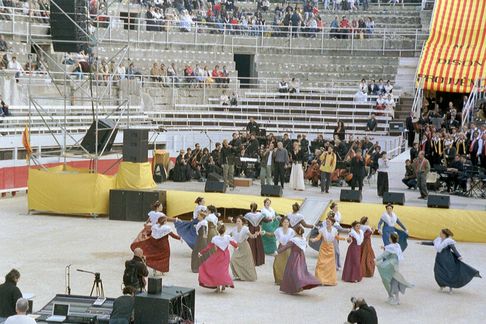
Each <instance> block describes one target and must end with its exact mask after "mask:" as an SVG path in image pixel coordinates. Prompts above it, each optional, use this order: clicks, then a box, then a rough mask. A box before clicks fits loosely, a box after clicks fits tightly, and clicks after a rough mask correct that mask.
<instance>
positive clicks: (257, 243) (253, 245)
mask: <svg viewBox="0 0 486 324" xmlns="http://www.w3.org/2000/svg"><path fill="white" fill-rule="evenodd" d="M257 208H258V205H257V204H256V203H254V202H253V203H251V204H250V212H248V213H246V214H245V220H246V221H247V222H248V229H249V230H250V233H251V234H252V236H251V237H250V238H249V239H248V243H249V244H250V249H251V253H252V255H253V260H254V261H255V266H257V267H258V266H261V265H262V264H265V251H264V250H263V240H262V235H265V232H263V231H262V230H261V228H260V224H261V223H262V222H267V219H266V218H265V215H264V214H262V213H260V212H258V211H257Z"/></svg>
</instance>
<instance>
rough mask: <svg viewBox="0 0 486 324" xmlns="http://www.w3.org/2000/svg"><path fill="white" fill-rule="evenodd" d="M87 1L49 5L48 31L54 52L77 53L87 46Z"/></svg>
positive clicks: (58, 0)
mask: <svg viewBox="0 0 486 324" xmlns="http://www.w3.org/2000/svg"><path fill="white" fill-rule="evenodd" d="M88 13H89V11H88V1H87V0H55V1H51V3H50V15H49V21H50V30H51V37H52V45H53V47H54V51H55V52H79V51H80V50H82V49H84V48H87V44H88V40H89V38H88V34H89V32H88V23H89V16H88Z"/></svg>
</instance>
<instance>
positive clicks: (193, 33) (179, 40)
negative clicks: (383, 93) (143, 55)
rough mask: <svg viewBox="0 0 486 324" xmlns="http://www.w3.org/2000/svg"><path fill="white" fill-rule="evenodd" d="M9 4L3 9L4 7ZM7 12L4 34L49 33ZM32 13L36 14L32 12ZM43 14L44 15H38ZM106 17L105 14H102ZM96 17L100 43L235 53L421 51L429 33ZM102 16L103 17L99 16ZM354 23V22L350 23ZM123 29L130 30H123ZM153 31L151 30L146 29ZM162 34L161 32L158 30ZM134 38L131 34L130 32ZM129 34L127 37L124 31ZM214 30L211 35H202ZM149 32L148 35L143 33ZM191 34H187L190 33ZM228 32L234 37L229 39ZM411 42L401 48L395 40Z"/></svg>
mask: <svg viewBox="0 0 486 324" xmlns="http://www.w3.org/2000/svg"><path fill="white" fill-rule="evenodd" d="M4 8H5V7H4ZM9 10H10V11H12V12H9V13H3V14H2V15H3V16H8V17H9V18H10V22H11V26H10V28H9V29H8V31H6V30H4V31H3V33H6V34H12V35H25V36H27V35H29V33H31V35H32V36H35V37H47V35H46V34H38V33H36V31H35V28H32V27H39V26H40V27H44V28H46V32H47V27H48V26H47V25H46V24H43V23H41V22H40V21H45V20H46V18H39V17H37V16H36V17H32V16H30V17H29V16H26V15H23V14H22V12H20V13H19V10H17V9H16V8H9ZM32 15H36V12H33V13H32ZM38 15H40V13H39V14H38ZM101 17H102V18H101ZM20 18H22V19H25V18H28V19H30V20H31V22H32V26H31V28H30V29H31V30H30V31H29V30H26V29H21V30H16V27H15V22H16V21H18V20H20ZM96 18H97V19H96V20H95V21H94V23H95V26H96V27H98V28H97V30H96V31H95V32H94V35H93V37H96V38H98V40H97V43H98V44H100V43H104V42H108V43H109V42H125V43H126V42H127V40H128V39H129V40H130V43H131V42H134V45H135V47H137V46H140V45H144V44H159V45H168V44H174V45H187V46H189V45H191V46H218V47H219V46H221V48H222V49H223V50H226V49H227V48H230V49H231V50H232V51H233V50H234V48H235V47H239V48H242V47H243V48H255V49H256V50H257V51H260V50H262V49H267V48H279V49H281V48H282V44H281V43H282V42H278V43H275V40H283V42H286V43H287V44H286V45H285V48H287V49H288V50H289V52H292V51H298V50H320V51H321V53H322V52H323V51H325V50H345V51H348V50H350V51H351V52H354V51H374V52H381V53H382V54H383V55H384V54H385V53H386V52H390V51H392V52H399V53H402V52H404V53H406V52H412V53H418V52H420V50H421V48H422V45H423V44H422V38H423V37H424V36H426V34H425V33H422V32H421V31H420V30H419V29H418V28H415V29H414V28H374V27H373V28H355V27H349V28H330V27H323V28H321V29H316V28H301V27H300V26H283V25H279V26H276V25H254V26H248V25H241V24H239V25H235V24H225V23H207V22H197V21H195V22H193V21H187V22H185V21H182V22H178V21H174V20H158V21H155V20H154V19H146V18H133V21H132V19H128V18H126V21H122V18H120V17H118V16H109V15H104V16H98V17H96ZM101 19H103V20H101ZM350 24H351V22H350ZM120 30H126V32H122V33H120ZM146 31H149V32H151V33H145V32H146ZM157 32H159V34H158V33H157ZM130 33H131V34H132V35H133V36H134V37H129V34H130ZM125 34H126V35H125ZM205 34H206V35H207V34H211V35H212V37H209V38H208V37H203V35H205ZM146 35H148V36H150V37H148V36H147V38H150V39H144V38H145V37H144V36H146ZM186 35H187V36H186ZM228 36H229V37H231V40H228ZM248 38H251V41H250V42H249V43H248V42H247V43H245V42H244V40H245V39H246V40H248ZM300 38H305V39H313V40H314V41H312V42H307V43H305V44H302V43H301V42H299V41H297V39H300ZM397 41H398V42H402V43H403V42H408V43H407V44H406V45H407V46H405V44H401V45H403V46H400V44H399V45H397V44H396V42H397Z"/></svg>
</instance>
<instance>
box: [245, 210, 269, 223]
mask: <svg viewBox="0 0 486 324" xmlns="http://www.w3.org/2000/svg"><path fill="white" fill-rule="evenodd" d="M244 218H245V219H246V220H247V221H248V222H249V223H250V224H251V225H253V226H255V227H257V226H259V225H260V223H261V221H262V220H263V219H264V218H265V215H263V214H262V213H252V212H250V213H246V214H245V217H244Z"/></svg>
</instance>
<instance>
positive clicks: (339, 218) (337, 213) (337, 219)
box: [334, 210, 341, 223]
mask: <svg viewBox="0 0 486 324" xmlns="http://www.w3.org/2000/svg"><path fill="white" fill-rule="evenodd" d="M334 221H336V222H337V223H341V212H340V211H339V210H338V211H337V212H335V213H334Z"/></svg>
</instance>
